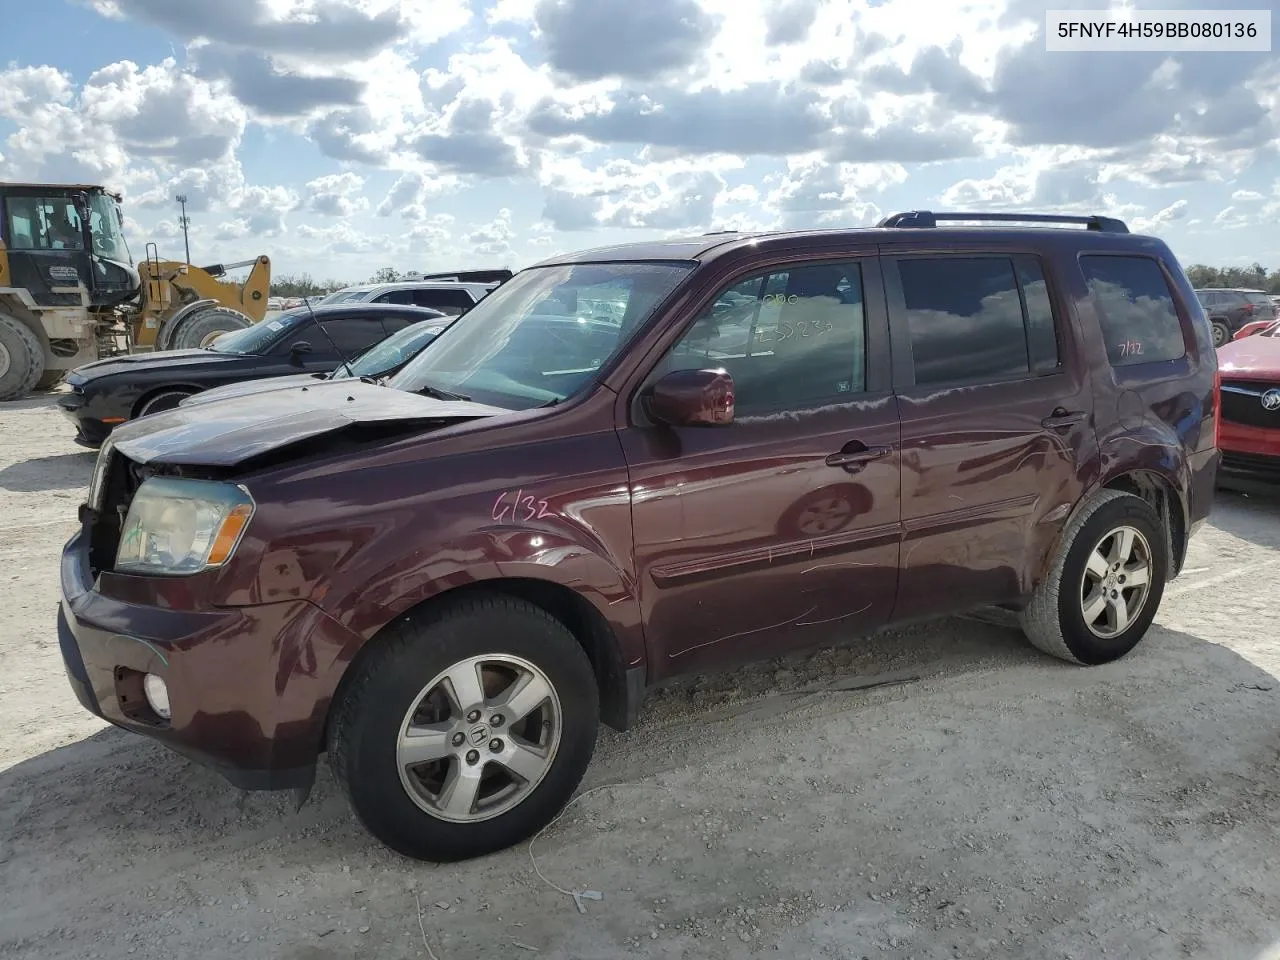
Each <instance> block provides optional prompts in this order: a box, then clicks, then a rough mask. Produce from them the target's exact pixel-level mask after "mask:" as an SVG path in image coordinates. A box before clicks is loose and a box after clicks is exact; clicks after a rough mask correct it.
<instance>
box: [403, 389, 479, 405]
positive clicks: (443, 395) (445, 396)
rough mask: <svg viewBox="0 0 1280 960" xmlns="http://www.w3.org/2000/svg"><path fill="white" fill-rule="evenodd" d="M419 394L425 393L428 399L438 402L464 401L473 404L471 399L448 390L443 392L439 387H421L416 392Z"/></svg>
mask: <svg viewBox="0 0 1280 960" xmlns="http://www.w3.org/2000/svg"><path fill="white" fill-rule="evenodd" d="M415 392H417V393H425V394H426V395H427V396H428V397H433V398H434V399H436V400H464V401H466V402H467V403H470V402H471V398H470V397H468V396H466V395H465V394H462V393H450V392H449V391H448V390H441V389H440V388H439V387H432V386H429V385H427V386H421V387H419V388H418V389H417V391H415Z"/></svg>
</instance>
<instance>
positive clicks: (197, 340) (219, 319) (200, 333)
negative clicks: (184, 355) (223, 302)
mask: <svg viewBox="0 0 1280 960" xmlns="http://www.w3.org/2000/svg"><path fill="white" fill-rule="evenodd" d="M251 326H253V321H252V320H250V319H249V318H248V317H246V316H245V315H244V314H243V313H241V312H240V311H238V310H232V309H231V308H230V307H209V308H208V309H207V310H200V311H197V312H196V313H193V314H192V315H191V316H189V317H187V318H186V319H185V320H183V321H182V325H181V326H179V327H178V329H177V330H176V331H174V334H173V339H172V340H171V341H170V342H169V345H168V348H167V349H169V350H194V349H196V348H197V347H207V346H208V345H209V344H211V343H213V341H214V340H215V339H217V338H218V337H220V336H222V334H224V333H231V332H232V331H233V330H243V329H245V328H246V327H251Z"/></svg>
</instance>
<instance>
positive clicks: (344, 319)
mask: <svg viewBox="0 0 1280 960" xmlns="http://www.w3.org/2000/svg"><path fill="white" fill-rule="evenodd" d="M453 319H454V318H453V317H450V316H447V315H446V314H443V313H441V312H439V311H437V310H427V309H425V308H423V307H409V306H401V305H399V304H367V303H360V302H356V303H349V304H341V303H339V304H334V305H332V306H329V305H325V304H320V305H319V306H317V307H309V306H306V307H300V308H296V309H294V310H289V311H286V312H285V313H282V314H280V315H279V316H277V317H275V318H273V319H270V320H264V321H263V322H262V323H258V324H255V325H254V326H252V327H247V328H245V329H244V330H236V331H234V332H232V333H227V334H224V335H223V336H221V337H219V338H218V339H217V340H215V341H214V342H213V343H212V344H210V345H209V346H208V347H205V348H203V349H197V350H165V351H160V352H157V353H136V354H126V355H124V356H118V357H109V358H107V359H105V360H98V361H95V362H93V363H88V364H85V365H84V366H81V367H78V368H77V369H75V370H73V371H72V372H71V373H70V374H68V375H67V376H66V377H65V378H64V379H63V381H62V383H60V384H59V385H58V386H57V388H56V389H55V393H56V394H57V403H58V405H59V407H60V408H61V409H62V412H63V413H64V414H65V415H66V416H67V417H68V419H70V420H71V421H72V422H73V423H74V424H75V425H76V437H75V439H76V442H77V443H79V444H80V445H81V446H86V447H90V448H97V447H99V446H101V445H102V443H103V441H104V440H106V438H107V436H108V435H109V434H110V433H111V431H112V430H113V429H115V428H116V427H118V426H120V424H123V423H126V422H128V421H130V420H136V419H137V418H139V417H145V416H148V415H150V414H155V413H160V412H162V411H165V410H172V409H173V408H174V407H176V406H178V405H179V404H180V403H182V402H183V401H184V400H186V399H188V398H189V397H192V396H194V395H196V394H199V393H201V392H203V391H206V390H210V389H213V388H217V387H222V386H224V385H227V384H235V383H239V382H241V381H246V380H258V379H261V378H280V377H288V376H289V375H291V374H303V375H304V376H305V375H308V374H314V375H325V374H329V373H331V372H333V371H334V369H335V367H337V366H338V365H339V364H343V363H345V362H346V361H357V362H359V361H358V360H357V358H364V359H366V363H367V362H368V360H369V359H371V358H367V357H365V356H364V355H365V353H366V351H368V350H370V348H371V347H373V346H374V345H375V344H378V343H379V342H381V341H383V340H385V339H386V338H387V337H389V336H392V335H398V334H399V333H400V332H401V331H404V330H405V329H406V328H410V327H413V328H415V329H416V330H418V331H424V332H426V333H428V334H429V335H431V336H435V335H437V334H439V333H440V332H441V331H443V330H444V329H445V327H447V326H448V324H449V323H451V322H452V321H453ZM379 356H381V355H379ZM365 375H374V374H372V373H371V374H364V373H361V374H360V376H365Z"/></svg>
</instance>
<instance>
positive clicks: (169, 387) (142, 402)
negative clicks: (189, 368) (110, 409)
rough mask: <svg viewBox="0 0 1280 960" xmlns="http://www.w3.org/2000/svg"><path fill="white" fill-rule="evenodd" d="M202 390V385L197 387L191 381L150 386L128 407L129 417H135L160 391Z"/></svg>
mask: <svg viewBox="0 0 1280 960" xmlns="http://www.w3.org/2000/svg"><path fill="white" fill-rule="evenodd" d="M203 390H204V388H203V387H198V386H196V385H195V384H193V383H165V384H162V385H160V386H158V387H152V388H150V389H149V390H147V391H146V392H145V393H143V394H142V395H141V396H140V397H138V399H137V400H135V401H134V402H133V406H132V407H130V408H129V419H130V420H135V419H137V417H138V415H139V412H140V411H141V410H142V408H143V407H144V406H146V405H147V404H148V403H149V402H151V401H152V400H153V399H155V398H156V397H158V396H160V394H162V393H185V394H187V395H191V394H196V393H200V392H202V391H203Z"/></svg>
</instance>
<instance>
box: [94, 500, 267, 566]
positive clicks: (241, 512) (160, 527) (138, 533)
mask: <svg viewBox="0 0 1280 960" xmlns="http://www.w3.org/2000/svg"><path fill="white" fill-rule="evenodd" d="M252 516H253V499H252V498H251V497H250V496H249V492H248V491H247V490H245V489H244V488H243V487H239V486H236V485H234V484H230V483H217V482H214V481H211V480H184V479H180V478H177V477H152V478H151V479H149V480H147V481H146V482H144V483H143V484H142V486H140V487H139V488H138V492H137V493H136V494H135V495H134V498H133V503H132V504H130V505H129V516H128V518H127V519H126V520H125V523H124V530H123V531H122V532H121V534H120V548H119V550H118V551H117V552H116V566H115V568H116V570H118V571H120V572H132V573H162V574H189V573H199V572H200V571H201V570H205V569H207V568H209V567H217V566H221V565H222V564H224V563H226V562H227V561H228V560H230V559H231V556H232V554H234V553H235V550H236V546H237V545H238V544H239V543H240V538H241V536H243V534H244V531H245V528H246V527H247V526H248V525H249V520H250V518H251V517H252Z"/></svg>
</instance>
